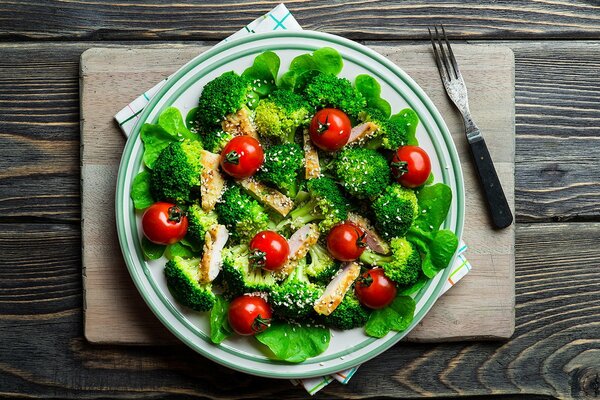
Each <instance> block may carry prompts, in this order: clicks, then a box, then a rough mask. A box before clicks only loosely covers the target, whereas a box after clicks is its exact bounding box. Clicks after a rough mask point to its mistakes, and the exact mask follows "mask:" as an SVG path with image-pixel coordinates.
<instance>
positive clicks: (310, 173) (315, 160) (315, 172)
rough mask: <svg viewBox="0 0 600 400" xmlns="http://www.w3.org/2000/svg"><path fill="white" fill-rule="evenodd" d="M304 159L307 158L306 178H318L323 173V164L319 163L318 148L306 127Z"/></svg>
mask: <svg viewBox="0 0 600 400" xmlns="http://www.w3.org/2000/svg"><path fill="white" fill-rule="evenodd" d="M303 138H304V159H305V174H304V176H305V177H306V179H313V178H318V177H319V176H320V175H321V165H320V164H319V153H317V148H316V147H315V145H314V144H313V142H312V140H310V134H309V133H308V129H304V133H303Z"/></svg>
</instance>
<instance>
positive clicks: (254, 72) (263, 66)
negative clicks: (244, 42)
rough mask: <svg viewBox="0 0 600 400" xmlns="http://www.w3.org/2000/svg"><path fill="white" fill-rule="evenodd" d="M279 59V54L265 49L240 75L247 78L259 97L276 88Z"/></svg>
mask: <svg viewBox="0 0 600 400" xmlns="http://www.w3.org/2000/svg"><path fill="white" fill-rule="evenodd" d="M280 63H281V61H280V60H279V56H278V55H277V54H275V53H273V52H272V51H265V52H264V53H262V54H259V55H258V56H256V58H255V59H254V63H253V64H252V66H251V67H249V68H247V69H246V70H245V71H244V72H243V73H242V76H245V77H246V78H248V79H249V80H250V81H251V82H252V85H253V87H254V91H255V92H256V93H258V95H259V96H260V97H266V96H267V95H268V94H269V93H271V92H272V91H274V90H275V89H277V85H276V82H277V74H278V73H279V65H280Z"/></svg>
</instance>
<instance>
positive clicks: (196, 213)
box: [186, 204, 219, 246]
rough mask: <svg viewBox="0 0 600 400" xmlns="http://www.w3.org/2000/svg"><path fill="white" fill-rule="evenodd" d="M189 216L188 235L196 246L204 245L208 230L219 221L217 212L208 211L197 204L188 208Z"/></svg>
mask: <svg viewBox="0 0 600 400" xmlns="http://www.w3.org/2000/svg"><path fill="white" fill-rule="evenodd" d="M187 218H188V229H187V234H186V237H187V238H188V239H189V240H190V241H191V242H192V243H193V244H195V245H196V246H201V245H203V244H204V238H205V236H206V232H208V231H209V230H210V228H211V227H213V226H215V225H216V224H218V223H219V222H218V220H217V214H216V213H215V212H214V211H210V212H206V211H204V210H203V209H202V207H200V206H199V205H197V204H194V205H192V206H191V207H190V208H188V211H187Z"/></svg>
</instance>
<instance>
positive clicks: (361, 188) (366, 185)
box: [335, 147, 391, 199]
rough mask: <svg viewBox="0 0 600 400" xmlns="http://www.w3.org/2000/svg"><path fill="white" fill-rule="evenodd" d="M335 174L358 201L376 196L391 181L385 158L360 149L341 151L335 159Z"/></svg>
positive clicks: (376, 153) (353, 148)
mask: <svg viewBox="0 0 600 400" xmlns="http://www.w3.org/2000/svg"><path fill="white" fill-rule="evenodd" d="M335 172H336V175H337V177H338V179H339V180H340V181H341V182H342V185H343V186H344V189H346V190H347V191H348V193H350V194H351V195H353V196H356V197H358V198H359V199H371V198H374V197H376V196H378V195H379V194H381V193H382V192H383V191H384V190H385V188H386V187H387V185H388V184H389V183H390V180H391V173H390V167H389V166H388V163H387V160H386V159H385V157H384V156H383V155H381V154H380V153H378V152H377V151H376V150H371V149H365V148H362V147H352V148H347V149H344V150H342V151H341V152H340V153H339V154H338V156H337V158H336V162H335Z"/></svg>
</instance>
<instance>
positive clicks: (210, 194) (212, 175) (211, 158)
mask: <svg viewBox="0 0 600 400" xmlns="http://www.w3.org/2000/svg"><path fill="white" fill-rule="evenodd" d="M219 160H220V156H219V155H218V154H214V153H211V152H210V151H206V150H202V158H201V162H202V166H203V167H204V168H203V170H202V173H201V175H200V183H201V187H200V195H201V199H202V209H203V210H204V211H206V212H209V211H211V210H212V209H213V208H215V205H216V204H217V202H218V201H219V199H220V198H221V194H223V190H224V189H225V178H223V175H221V172H219Z"/></svg>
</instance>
